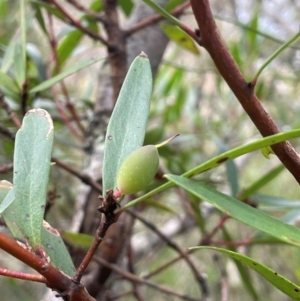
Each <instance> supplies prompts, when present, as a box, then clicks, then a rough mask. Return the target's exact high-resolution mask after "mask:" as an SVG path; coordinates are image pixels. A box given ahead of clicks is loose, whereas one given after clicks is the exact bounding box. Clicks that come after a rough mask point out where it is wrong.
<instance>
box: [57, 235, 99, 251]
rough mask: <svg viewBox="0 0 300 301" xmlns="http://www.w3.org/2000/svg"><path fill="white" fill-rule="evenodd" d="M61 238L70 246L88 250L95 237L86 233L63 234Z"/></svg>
mask: <svg viewBox="0 0 300 301" xmlns="http://www.w3.org/2000/svg"><path fill="white" fill-rule="evenodd" d="M61 236H62V237H63V239H64V240H65V241H67V242H68V244H70V245H72V246H74V247H78V248H82V249H84V250H88V249H89V248H90V246H91V244H92V243H93V240H94V237H93V236H91V235H88V234H84V233H73V232H66V231H65V232H62V233H61Z"/></svg>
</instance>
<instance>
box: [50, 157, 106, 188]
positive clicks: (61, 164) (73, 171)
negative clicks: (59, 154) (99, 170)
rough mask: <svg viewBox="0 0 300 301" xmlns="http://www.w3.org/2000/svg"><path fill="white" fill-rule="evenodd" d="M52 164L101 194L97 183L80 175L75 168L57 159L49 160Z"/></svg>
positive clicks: (86, 176)
mask: <svg viewBox="0 0 300 301" xmlns="http://www.w3.org/2000/svg"><path fill="white" fill-rule="evenodd" d="M51 161H52V162H55V163H56V165H57V166H59V167H60V168H62V169H64V170H66V171H68V172H69V173H71V174H72V175H74V176H76V177H77V178H79V179H80V180H81V181H82V182H83V183H85V184H87V185H89V186H91V187H92V188H94V189H95V190H96V191H98V192H99V193H101V192H102V187H101V185H100V184H98V183H97V181H95V180H93V179H92V178H91V177H89V176H88V175H85V174H82V173H81V172H79V171H78V170H76V169H75V168H73V167H72V166H70V165H68V164H66V163H64V162H62V161H60V160H58V159H57V158H53V157H52V158H51Z"/></svg>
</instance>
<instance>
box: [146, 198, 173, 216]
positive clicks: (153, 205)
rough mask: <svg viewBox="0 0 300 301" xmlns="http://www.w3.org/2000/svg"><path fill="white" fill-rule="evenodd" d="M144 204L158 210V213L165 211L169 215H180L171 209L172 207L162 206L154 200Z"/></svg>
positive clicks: (148, 200)
mask: <svg viewBox="0 0 300 301" xmlns="http://www.w3.org/2000/svg"><path fill="white" fill-rule="evenodd" d="M144 204H145V205H147V206H149V207H154V208H156V209H157V211H165V212H169V213H172V214H176V215H178V213H177V212H176V211H175V210H174V209H173V208H171V207H170V206H167V205H164V204H161V203H159V202H157V201H155V200H152V199H147V200H145V201H144Z"/></svg>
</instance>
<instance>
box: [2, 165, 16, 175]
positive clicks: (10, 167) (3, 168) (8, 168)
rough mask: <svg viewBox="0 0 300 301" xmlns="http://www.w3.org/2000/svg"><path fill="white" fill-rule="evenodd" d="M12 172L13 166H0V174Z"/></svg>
mask: <svg viewBox="0 0 300 301" xmlns="http://www.w3.org/2000/svg"><path fill="white" fill-rule="evenodd" d="M12 170H13V164H12V163H10V164H4V165H2V166H0V174H2V173H8V172H10V171H12Z"/></svg>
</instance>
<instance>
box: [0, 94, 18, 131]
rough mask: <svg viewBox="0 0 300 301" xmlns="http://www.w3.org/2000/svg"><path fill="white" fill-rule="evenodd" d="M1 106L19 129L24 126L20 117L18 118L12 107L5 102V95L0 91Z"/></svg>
mask: <svg viewBox="0 0 300 301" xmlns="http://www.w3.org/2000/svg"><path fill="white" fill-rule="evenodd" d="M0 106H1V107H2V108H3V109H4V110H5V111H6V113H7V115H8V116H9V118H10V119H11V121H12V122H13V123H14V124H15V125H16V126H17V128H20V127H21V125H22V122H21V120H20V119H19V117H18V116H17V114H16V113H14V112H13V111H12V110H11V109H10V107H9V106H8V104H7V103H6V101H5V100H4V95H3V93H2V92H1V91H0Z"/></svg>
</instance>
